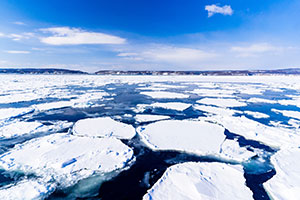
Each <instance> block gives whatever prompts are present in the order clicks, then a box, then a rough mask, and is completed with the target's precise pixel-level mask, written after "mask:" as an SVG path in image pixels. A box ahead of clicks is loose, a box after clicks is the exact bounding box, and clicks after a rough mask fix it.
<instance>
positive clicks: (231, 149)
mask: <svg viewBox="0 0 300 200" xmlns="http://www.w3.org/2000/svg"><path fill="white" fill-rule="evenodd" d="M220 153H221V155H222V157H223V158H227V159H229V160H236V161H238V162H244V161H246V160H249V158H251V157H253V156H255V155H256V153H254V152H251V151H248V150H247V148H245V147H240V146H239V143H238V142H237V141H236V140H228V139H226V140H225V141H224V142H223V143H222V145H221V150H220Z"/></svg>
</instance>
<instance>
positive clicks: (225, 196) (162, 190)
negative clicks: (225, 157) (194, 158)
mask: <svg viewBox="0 0 300 200" xmlns="http://www.w3.org/2000/svg"><path fill="white" fill-rule="evenodd" d="M143 199H144V200H150V199H155V200H160V199H164V200H165V199H170V200H171V199H177V200H195V199H203V200H204V199H205V200H215V199H222V200H232V199H243V200H246V199H252V192H251V191H250V189H249V188H248V187H246V185H245V179H244V177H243V169H242V167H241V166H233V165H227V164H222V163H194V162H188V163H183V164H177V165H174V166H171V167H170V168H168V169H167V171H166V172H165V173H164V174H163V176H162V177H161V178H160V180H158V181H157V182H156V183H155V184H154V186H153V187H152V188H151V189H150V190H148V192H147V194H146V195H145V196H144V197H143Z"/></svg>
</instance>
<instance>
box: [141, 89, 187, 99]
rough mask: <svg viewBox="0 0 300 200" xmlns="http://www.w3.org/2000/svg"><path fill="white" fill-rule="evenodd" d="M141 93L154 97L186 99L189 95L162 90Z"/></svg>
mask: <svg viewBox="0 0 300 200" xmlns="http://www.w3.org/2000/svg"><path fill="white" fill-rule="evenodd" d="M140 94H143V95H147V96H150V97H152V98H154V99H185V98H188V97H189V95H187V94H182V93H176V92H161V91H155V92H154V91H151V92H141V93H140Z"/></svg>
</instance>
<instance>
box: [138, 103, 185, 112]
mask: <svg viewBox="0 0 300 200" xmlns="http://www.w3.org/2000/svg"><path fill="white" fill-rule="evenodd" d="M190 106H191V104H188V103H181V102H167V103H159V102H156V103H152V104H138V105H137V108H136V111H137V112H142V111H144V110H145V109H146V108H164V109H170V110H177V111H184V110H185V109H187V108H189V107H190Z"/></svg>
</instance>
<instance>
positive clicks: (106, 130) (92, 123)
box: [73, 117, 135, 139]
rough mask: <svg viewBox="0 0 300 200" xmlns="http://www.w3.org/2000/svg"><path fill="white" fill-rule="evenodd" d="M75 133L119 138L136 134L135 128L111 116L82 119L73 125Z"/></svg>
mask: <svg viewBox="0 0 300 200" xmlns="http://www.w3.org/2000/svg"><path fill="white" fill-rule="evenodd" d="M73 134H74V135H77V136H89V137H115V138H119V139H131V138H133V137H134V136H135V129H134V128H133V127H132V126H131V125H128V124H124V123H121V122H118V121H115V120H113V119H111V118H110V117H99V118H88V119H82V120H79V121H77V122H76V123H75V125H74V126H73Z"/></svg>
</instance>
